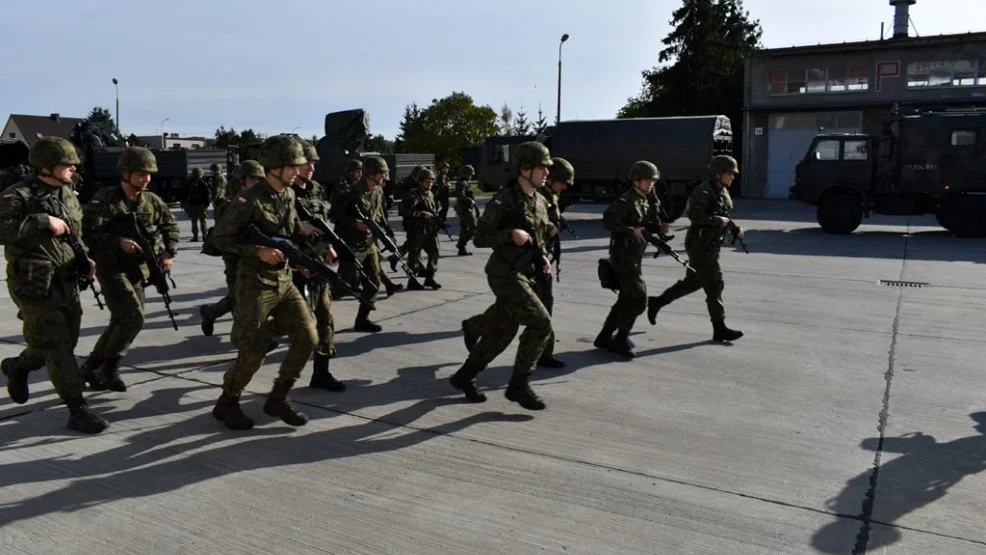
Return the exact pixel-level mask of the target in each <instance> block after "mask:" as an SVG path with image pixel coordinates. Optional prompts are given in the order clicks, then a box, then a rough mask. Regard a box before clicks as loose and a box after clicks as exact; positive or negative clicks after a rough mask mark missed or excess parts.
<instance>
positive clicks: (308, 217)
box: [295, 200, 369, 280]
mask: <svg viewBox="0 0 986 555" xmlns="http://www.w3.org/2000/svg"><path fill="white" fill-rule="evenodd" d="M295 209H296V210H297V211H298V217H299V218H300V219H301V221H303V222H308V223H310V224H312V225H313V226H315V228H316V229H318V230H319V231H320V232H321V233H322V236H323V237H325V239H326V240H328V242H329V244H330V245H332V249H333V250H335V251H336V256H338V257H339V260H342V261H344V262H348V263H349V264H352V265H353V266H354V267H355V268H356V271H357V272H358V273H359V275H360V277H361V278H363V279H364V280H369V278H368V277H367V276H366V272H364V271H363V264H361V263H360V261H359V259H358V258H357V256H356V253H355V252H354V251H353V249H352V248H351V247H350V246H349V245H347V244H346V242H345V241H343V240H342V237H339V235H338V234H337V233H336V232H335V231H334V230H333V229H332V228H331V227H329V223H328V222H326V221H325V220H323V219H322V218H319V217H318V216H316V215H314V214H312V212H311V210H308V208H306V207H305V206H304V205H303V204H302V203H301V202H299V201H297V200H295Z"/></svg>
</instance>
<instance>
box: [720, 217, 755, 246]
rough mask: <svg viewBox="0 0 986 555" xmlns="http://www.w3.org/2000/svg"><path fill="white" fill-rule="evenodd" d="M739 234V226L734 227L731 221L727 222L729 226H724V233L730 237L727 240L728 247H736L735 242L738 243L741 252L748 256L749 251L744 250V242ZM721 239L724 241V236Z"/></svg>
mask: <svg viewBox="0 0 986 555" xmlns="http://www.w3.org/2000/svg"><path fill="white" fill-rule="evenodd" d="M739 232H740V228H739V226H738V225H736V224H735V223H734V222H733V220H729V225H728V226H726V233H727V234H729V236H730V240H729V244H730V246H736V241H739V244H740V246H741V247H743V252H745V253H746V254H750V250H749V249H747V248H746V241H744V240H743V238H742V237H740V236H739ZM723 239H725V236H723Z"/></svg>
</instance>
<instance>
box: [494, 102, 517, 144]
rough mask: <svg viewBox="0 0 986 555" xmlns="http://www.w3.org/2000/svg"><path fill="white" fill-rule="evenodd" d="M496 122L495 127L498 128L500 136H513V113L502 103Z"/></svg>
mask: <svg viewBox="0 0 986 555" xmlns="http://www.w3.org/2000/svg"><path fill="white" fill-rule="evenodd" d="M499 118H500V119H499V120H498V121H497V127H498V128H499V132H500V135H503V136H507V135H513V134H514V111H513V110H511V109H510V106H507V103H506V102H504V103H503V106H500V115H499Z"/></svg>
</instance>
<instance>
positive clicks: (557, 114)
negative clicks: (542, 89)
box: [555, 33, 568, 124]
mask: <svg viewBox="0 0 986 555" xmlns="http://www.w3.org/2000/svg"><path fill="white" fill-rule="evenodd" d="M567 40H568V33H565V34H564V35H562V36H561V41H560V42H559V43H558V102H557V105H556V107H555V110H556V111H555V124H558V123H560V122H561V45H563V44H565V41H567Z"/></svg>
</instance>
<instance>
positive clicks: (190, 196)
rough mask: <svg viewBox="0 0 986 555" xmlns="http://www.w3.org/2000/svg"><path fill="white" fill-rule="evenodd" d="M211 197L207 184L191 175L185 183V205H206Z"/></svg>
mask: <svg viewBox="0 0 986 555" xmlns="http://www.w3.org/2000/svg"><path fill="white" fill-rule="evenodd" d="M210 199H212V191H210V190H209V184H208V183H206V182H205V180H204V179H196V178H194V177H191V178H189V179H188V181H187V182H186V183H185V205H186V206H208V205H209V201H210Z"/></svg>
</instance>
